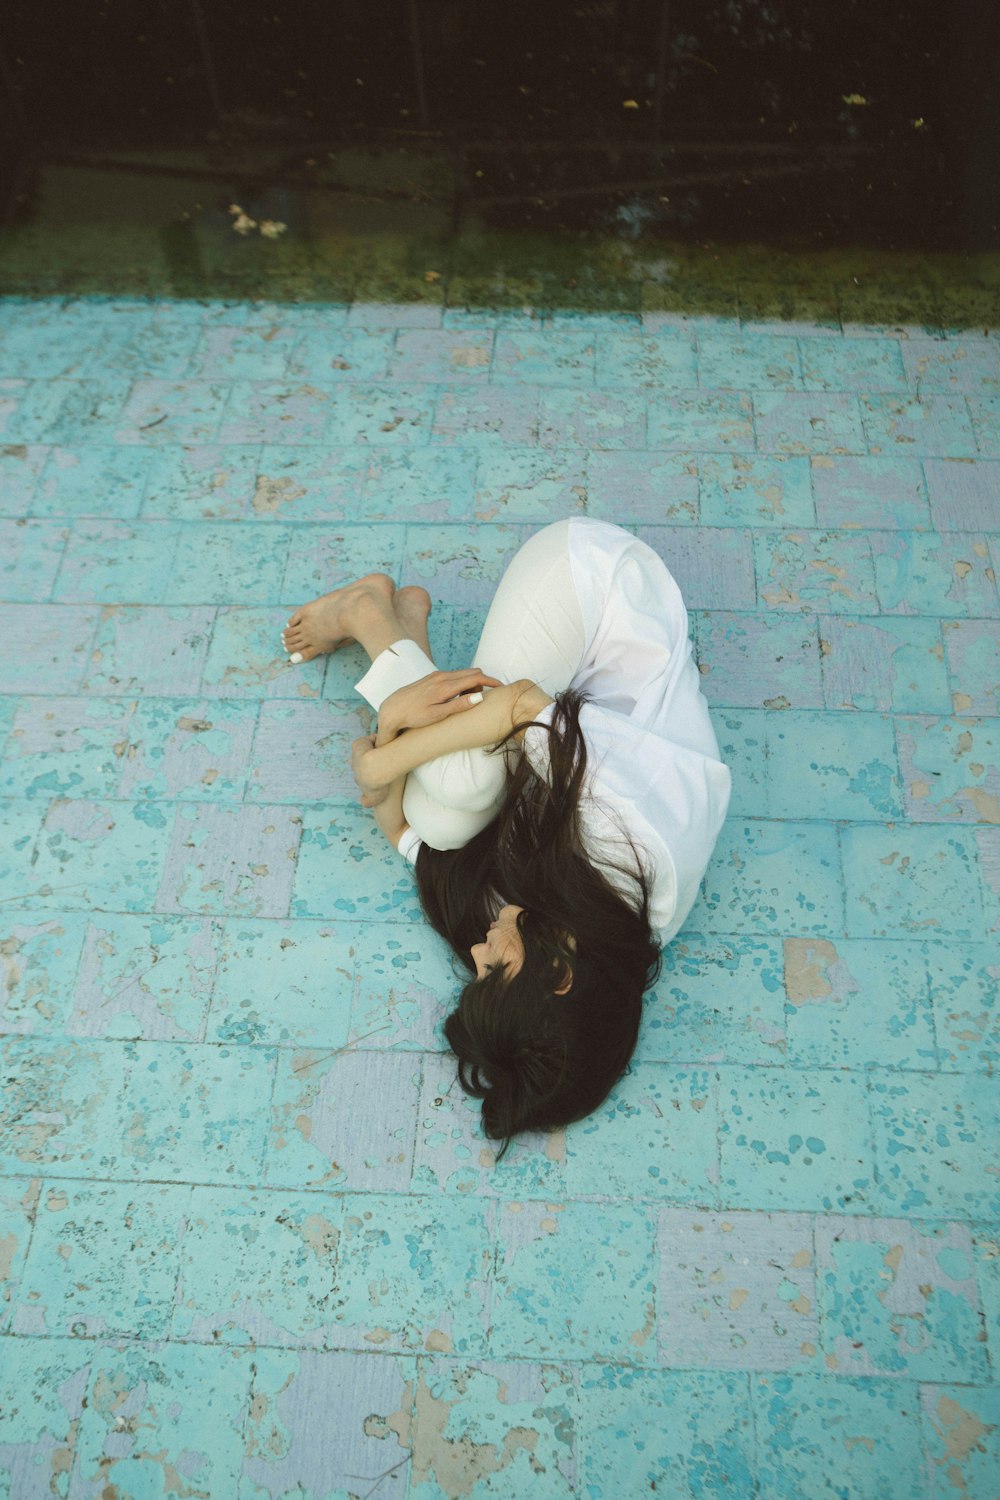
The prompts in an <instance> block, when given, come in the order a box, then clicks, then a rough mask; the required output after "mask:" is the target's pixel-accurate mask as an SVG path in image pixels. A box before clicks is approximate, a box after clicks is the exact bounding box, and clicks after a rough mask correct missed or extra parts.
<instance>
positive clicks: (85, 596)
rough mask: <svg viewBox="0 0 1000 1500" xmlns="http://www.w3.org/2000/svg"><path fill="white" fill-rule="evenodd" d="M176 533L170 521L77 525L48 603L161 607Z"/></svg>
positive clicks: (169, 584) (170, 577) (168, 583)
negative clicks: (54, 601) (51, 598)
mask: <svg viewBox="0 0 1000 1500" xmlns="http://www.w3.org/2000/svg"><path fill="white" fill-rule="evenodd" d="M177 542H178V536H177V529H176V527H175V526H174V525H173V523H172V522H170V521H145V522H142V523H137V524H136V525H132V526H130V525H128V524H127V523H126V522H124V521H77V522H76V523H75V525H74V526H73V528H72V530H71V531H70V535H69V539H68V541H67V544H66V555H65V557H64V558H63V565H62V568H61V569H60V571H59V578H58V580H57V582H56V585H55V588H54V589H53V591H52V593H53V598H54V599H56V600H59V601H60V602H62V603H68V604H78V603H90V602H94V603H97V604H161V603H165V602H167V601H168V599H169V597H170V595H171V594H172V592H173V565H174V555H175V552H176V550H177Z"/></svg>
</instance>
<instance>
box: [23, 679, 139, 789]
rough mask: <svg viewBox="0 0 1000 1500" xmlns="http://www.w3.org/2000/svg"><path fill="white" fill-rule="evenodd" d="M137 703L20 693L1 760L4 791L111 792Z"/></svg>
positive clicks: (119, 773)
mask: <svg viewBox="0 0 1000 1500" xmlns="http://www.w3.org/2000/svg"><path fill="white" fill-rule="evenodd" d="M134 708H135V705H134V703H133V702H130V701H128V700H114V699H111V700H109V699H107V698H97V699H94V698H59V697H46V698H22V699H21V700H20V701H19V703H18V705H17V710H16V713H15V714H14V718H13V723H12V725H11V730H10V734H9V735H8V738H7V742H6V747H5V749H4V755H3V761H2V763H0V789H2V791H3V792H4V794H5V795H6V796H11V797H37V798H39V799H41V800H43V801H45V802H49V801H51V799H52V798H53V797H111V796H113V795H114V792H115V787H116V786H117V784H118V781H119V779H120V777H121V774H122V761H123V757H124V756H125V755H126V753H127V749H128V744H129V736H130V729H131V719H132V714H133V712H134Z"/></svg>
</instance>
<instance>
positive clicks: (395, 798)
mask: <svg viewBox="0 0 1000 1500" xmlns="http://www.w3.org/2000/svg"><path fill="white" fill-rule="evenodd" d="M405 786H406V777H405V776H400V777H399V778H398V779H397V780H396V781H394V782H392V783H391V785H390V786H389V787H388V789H387V791H386V793H385V796H384V797H382V798H381V800H380V801H379V802H377V803H376V804H375V806H374V807H373V809H372V811H373V812H374V814H375V821H376V823H377V824H378V826H379V827H380V828H381V830H382V832H383V833H384V834H385V836H386V838H387V839H388V840H389V843H390V844H391V845H392V847H393V848H394V849H398V847H399V841H400V839H401V838H402V836H403V834H404V833H405V832H406V830H407V828H408V827H409V824H408V823H407V821H406V818H405V816H404V815H403V789H404V787H405Z"/></svg>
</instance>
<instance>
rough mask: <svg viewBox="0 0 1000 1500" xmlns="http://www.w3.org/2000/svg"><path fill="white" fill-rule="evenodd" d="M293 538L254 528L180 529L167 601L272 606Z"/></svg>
mask: <svg viewBox="0 0 1000 1500" xmlns="http://www.w3.org/2000/svg"><path fill="white" fill-rule="evenodd" d="M292 535H293V533H292V531H291V530H290V529H289V528H286V527H284V526H281V527H278V526H266V527H264V526H259V525H257V524H256V523H255V522H253V523H247V524H246V525H241V524H240V523H239V522H233V521H229V522H227V523H226V524H225V525H218V526H216V525H213V524H212V523H210V522H207V521H199V522H197V523H195V524H193V525H181V526H180V527H179V529H178V537H177V550H176V552H175V554H174V557H173V562H172V566H171V570H170V585H169V589H168V597H169V598H170V600H171V602H172V603H175V604H235V603H240V604H249V605H261V604H277V603H278V602H279V601H280V600H281V598H282V592H281V583H282V579H283V577H284V572H285V560H286V556H287V553H288V550H289V547H290V545H291V540H292Z"/></svg>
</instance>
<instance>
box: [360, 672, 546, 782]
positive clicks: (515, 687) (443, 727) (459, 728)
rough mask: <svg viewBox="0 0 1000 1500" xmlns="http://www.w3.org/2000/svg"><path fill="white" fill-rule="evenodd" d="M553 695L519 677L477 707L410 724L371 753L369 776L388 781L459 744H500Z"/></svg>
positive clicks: (366, 763) (458, 747) (366, 768)
mask: <svg viewBox="0 0 1000 1500" xmlns="http://www.w3.org/2000/svg"><path fill="white" fill-rule="evenodd" d="M551 702H552V699H551V698H550V697H549V695H548V693H545V692H543V691H542V689H541V688H540V687H538V686H537V685H536V684H535V683H533V682H515V683H511V684H510V685H509V686H507V687H498V688H493V689H492V690H491V691H489V692H487V693H486V694H485V696H484V698H483V701H482V703H479V704H477V705H476V707H475V708H470V709H466V710H463V712H462V713H457V714H452V715H451V717H450V718H447V719H442V720H441V721H440V723H437V724H428V725H427V726H426V727H424V728H422V729H409V730H407V732H406V733H405V734H401V735H399V736H398V737H397V738H396V739H394V740H391V741H390V742H389V743H388V744H385V745H380V746H378V747H377V748H375V749H373V750H370V751H368V752H367V753H366V755H365V761H364V776H365V781H366V782H368V783H370V784H371V785H372V786H387V785H389V784H390V783H392V782H395V781H397V780H398V779H400V778H403V777H405V776H406V775H407V774H408V773H409V772H410V771H412V770H414V769H415V768H416V767H417V766H422V765H424V764H426V762H427V761H429V760H437V758H438V756H439V755H450V754H451V753H452V752H453V751H455V750H475V749H481V748H483V747H485V746H487V745H496V744H498V743H499V742H500V740H502V739H505V738H506V736H507V735H508V734H510V732H511V730H512V729H513V727H514V725H515V724H519V723H524V722H525V721H526V720H530V719H533V718H535V717H536V716H537V715H538V714H539V713H541V711H542V709H543V708H545V707H546V705H547V704H549V703H551Z"/></svg>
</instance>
